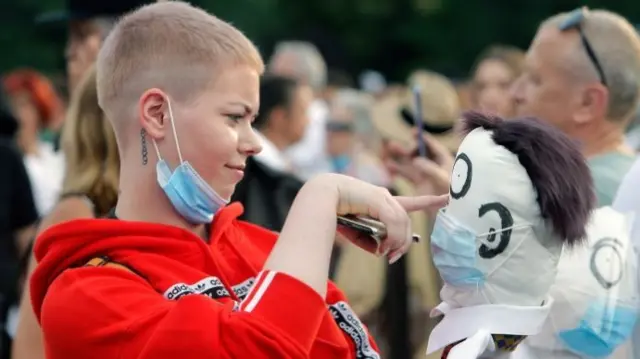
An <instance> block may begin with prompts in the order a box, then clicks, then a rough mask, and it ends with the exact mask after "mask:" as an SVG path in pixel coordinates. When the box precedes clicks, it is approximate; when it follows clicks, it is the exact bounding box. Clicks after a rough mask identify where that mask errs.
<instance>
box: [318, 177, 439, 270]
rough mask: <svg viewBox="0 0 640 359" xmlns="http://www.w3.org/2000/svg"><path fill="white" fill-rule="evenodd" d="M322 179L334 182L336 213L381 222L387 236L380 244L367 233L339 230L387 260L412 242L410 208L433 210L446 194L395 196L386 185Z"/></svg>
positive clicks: (348, 178)
mask: <svg viewBox="0 0 640 359" xmlns="http://www.w3.org/2000/svg"><path fill="white" fill-rule="evenodd" d="M321 177H322V178H321V180H322V182H323V183H324V184H325V185H326V184H332V185H335V188H336V189H337V195H338V204H337V208H336V213H337V215H349V214H351V215H365V216H368V217H371V218H374V219H377V220H379V221H380V222H382V223H383V224H384V225H385V227H386V230H387V236H386V238H384V239H383V240H382V243H381V244H380V248H378V246H377V244H376V243H374V242H373V241H371V240H370V239H369V238H368V236H366V235H363V234H362V233H360V232H358V231H356V230H353V229H347V228H341V230H340V234H341V235H342V236H344V237H346V238H347V239H348V240H350V241H351V242H352V243H354V244H356V245H357V246H359V247H361V248H363V249H365V250H367V251H369V252H372V253H377V254H379V253H384V254H387V255H388V256H389V262H390V263H393V262H395V261H397V260H398V259H399V258H400V257H402V255H403V254H405V253H406V252H407V251H408V250H409V248H410V246H411V243H412V242H413V239H412V236H413V232H412V230H411V220H410V219H409V215H408V213H409V212H412V211H419V210H433V209H437V208H440V207H442V206H444V205H445V204H446V202H447V199H448V196H420V197H394V196H392V195H391V194H390V193H389V191H388V190H387V189H386V188H383V187H378V186H374V185H372V184H369V183H366V182H363V181H360V180H357V179H355V178H352V177H348V176H342V175H324V176H321Z"/></svg>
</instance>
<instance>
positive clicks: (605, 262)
mask: <svg viewBox="0 0 640 359" xmlns="http://www.w3.org/2000/svg"><path fill="white" fill-rule="evenodd" d="M632 222H633V214H630V215H629V214H621V213H619V212H616V211H614V210H613V209H612V208H611V207H603V208H600V209H598V210H597V211H596V212H594V215H593V217H592V219H591V221H590V223H589V227H588V243H587V245H586V246H580V247H576V248H567V249H566V250H565V251H564V252H563V254H562V257H561V259H560V264H559V265H558V275H557V277H556V280H555V282H554V284H553V286H552V287H551V291H550V292H549V294H550V295H551V296H552V297H553V298H554V303H553V305H552V307H551V312H550V314H549V317H548V318H547V321H546V323H545V324H544V326H543V328H542V331H541V332H540V333H539V334H537V335H534V336H530V337H528V338H527V339H526V340H525V341H524V342H523V343H522V345H521V346H520V347H519V348H518V349H517V350H516V352H515V353H514V355H513V356H514V358H518V359H580V358H609V357H618V358H628V357H630V355H629V351H630V349H631V348H630V346H629V338H630V337H631V333H632V332H633V329H634V326H635V324H636V321H637V318H638V304H639V301H638V265H637V256H636V254H635V251H634V250H633V246H632V243H631V242H630V236H629V232H630V230H631V225H632Z"/></svg>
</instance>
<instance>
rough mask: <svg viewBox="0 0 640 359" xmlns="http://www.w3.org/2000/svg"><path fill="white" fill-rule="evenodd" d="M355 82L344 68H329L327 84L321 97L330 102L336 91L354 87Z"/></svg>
mask: <svg viewBox="0 0 640 359" xmlns="http://www.w3.org/2000/svg"><path fill="white" fill-rule="evenodd" d="M354 87H355V82H354V80H353V77H352V76H351V75H350V74H349V73H348V72H346V71H344V70H339V69H329V71H328V72H327V84H326V86H325V87H324V89H323V90H322V94H321V95H320V97H321V98H322V99H323V100H324V101H325V103H327V104H329V103H330V102H331V100H333V97H334V96H335V94H336V92H338V91H340V90H342V89H345V88H354Z"/></svg>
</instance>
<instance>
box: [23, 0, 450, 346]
mask: <svg viewBox="0 0 640 359" xmlns="http://www.w3.org/2000/svg"><path fill="white" fill-rule="evenodd" d="M263 70H264V64H263V62H262V59H261V57H260V55H259V53H258V51H257V50H256V48H255V46H254V45H253V44H252V43H251V42H250V41H249V40H248V39H247V38H246V37H245V36H244V35H243V34H242V33H241V32H240V31H238V30H237V29H235V28H234V27H233V26H231V25H229V24H227V23H225V22H223V21H221V20H220V19H218V18H216V17H214V16H212V15H210V14H207V13H206V12H204V11H203V10H200V9H197V8H194V7H192V6H190V5H188V4H186V3H182V2H179V1H168V2H158V3H154V4H151V5H148V6H145V7H143V8H140V9H139V10H137V11H135V12H133V13H131V14H129V15H127V16H125V17H123V18H122V19H121V20H120V22H119V24H118V25H117V26H116V28H115V29H114V30H113V31H112V32H111V34H110V35H109V36H108V37H107V39H106V40H105V42H104V44H103V47H102V49H101V50H100V55H99V57H98V62H97V73H98V77H97V84H98V99H99V103H100V105H101V108H103V109H104V111H105V113H106V115H107V118H108V119H109V120H110V122H111V123H112V124H113V128H114V133H115V135H116V138H117V143H118V149H119V153H120V160H121V167H120V169H121V171H120V182H119V189H120V193H119V195H118V203H117V205H116V208H115V213H114V215H112V216H110V218H109V219H81V220H75V221H70V222H67V223H63V224H60V225H58V226H55V227H53V228H50V229H49V230H47V231H46V232H45V233H43V234H42V235H41V236H40V237H39V238H38V241H37V243H36V247H35V255H36V259H37V260H38V268H37V269H36V271H35V272H34V274H33V277H32V279H31V298H32V304H33V308H34V311H35V314H36V318H38V319H39V321H40V323H41V324H42V330H43V334H44V338H45V340H44V342H45V343H46V353H47V357H48V358H49V359H58V358H65V359H76V358H78V359H79V358H88V357H90V358H94V359H102V358H104V359H106V358H116V357H119V358H136V359H146V358H149V359H150V358H154V359H164V358H167V359H168V358H176V357H181V358H192V359H198V358H202V359H204V358H211V357H217V358H229V359H230V358H256V359H261V358H265V359H266V358H312V359H316V358H318V359H319V358H362V357H369V358H379V354H378V353H377V347H376V345H375V343H374V342H373V341H372V340H371V338H370V337H369V335H368V332H367V330H366V329H365V328H364V326H363V325H362V323H361V322H360V321H359V320H358V318H357V317H356V316H355V314H354V313H353V311H352V310H351V309H350V307H349V305H348V304H347V303H346V300H345V298H344V295H343V294H342V293H341V291H340V290H338V289H337V288H336V287H335V285H333V284H332V283H330V282H328V280H327V277H328V272H329V259H330V256H331V250H332V247H333V243H334V241H335V237H336V221H337V215H346V214H356V215H357V214H362V215H369V216H372V217H375V218H379V219H380V220H381V221H382V222H383V223H384V224H385V225H386V227H387V237H386V239H385V240H384V241H383V242H382V244H381V246H380V248H379V252H378V253H381V254H387V256H388V258H389V261H390V262H394V261H395V260H397V259H399V258H400V257H401V256H402V255H403V254H404V253H406V251H407V250H408V249H409V247H410V246H411V242H412V240H411V234H412V233H411V230H410V221H409V217H408V214H407V211H409V210H418V209H426V208H431V207H436V206H440V205H443V204H444V202H445V201H446V196H444V197H415V198H395V197H392V196H391V195H390V194H389V192H388V191H386V190H384V189H382V188H380V187H375V186H373V185H370V184H366V183H364V182H361V181H359V180H356V179H353V178H348V177H345V176H340V175H325V176H321V177H317V178H315V179H312V180H310V181H308V182H307V184H305V186H304V187H303V188H302V189H301V190H300V193H299V194H298V196H297V197H296V199H295V201H294V203H293V205H292V207H291V210H290V213H289V215H288V217H287V220H286V222H285V225H284V227H283V229H282V232H281V233H280V235H277V234H275V233H273V232H270V231H268V230H265V229H263V228H260V227H257V226H255V225H251V224H249V223H246V222H243V221H240V220H238V219H237V217H238V216H239V215H240V213H241V212H242V208H241V206H240V205H238V204H230V205H227V203H228V200H229V198H230V197H231V195H232V193H233V191H234V189H235V186H236V184H237V183H238V181H240V179H241V178H242V176H243V175H244V167H245V163H246V160H247V157H249V156H251V155H254V154H256V153H258V152H259V151H260V146H259V144H258V139H257V137H256V135H255V134H254V133H253V129H252V127H251V122H252V120H253V118H254V117H255V115H256V113H257V110H258V109H257V107H258V99H259V93H258V92H259V76H260V74H261V73H262V72H263ZM345 236H346V237H347V238H349V239H350V240H352V241H353V242H354V243H357V244H359V245H360V246H362V247H363V248H365V249H368V250H370V251H372V252H375V251H376V249H375V248H374V247H375V246H372V245H370V244H371V242H369V241H366V240H364V239H363V240H362V241H361V238H360V237H359V236H358V234H357V233H354V232H345Z"/></svg>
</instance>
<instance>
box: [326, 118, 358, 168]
mask: <svg viewBox="0 0 640 359" xmlns="http://www.w3.org/2000/svg"><path fill="white" fill-rule="evenodd" d="M355 140H356V136H355V123H354V119H353V115H352V114H351V112H350V111H349V110H347V109H346V108H343V107H339V106H334V107H333V108H332V109H331V112H330V114H329V120H328V121H327V153H328V154H329V156H331V157H338V156H343V155H349V154H351V151H352V150H353V146H354V143H355Z"/></svg>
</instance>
